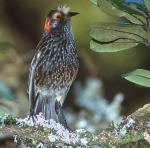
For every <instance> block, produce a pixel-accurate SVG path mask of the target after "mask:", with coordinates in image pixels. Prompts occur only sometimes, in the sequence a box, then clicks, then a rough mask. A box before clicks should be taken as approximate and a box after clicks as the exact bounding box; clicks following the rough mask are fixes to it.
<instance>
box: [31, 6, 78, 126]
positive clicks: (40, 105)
mask: <svg viewBox="0 0 150 148" xmlns="http://www.w3.org/2000/svg"><path fill="white" fill-rule="evenodd" d="M77 14H79V13H77V12H72V11H70V7H68V6H63V7H57V8H56V9H53V10H50V12H49V13H48V15H47V16H46V21H45V24H44V29H43V35H42V37H41V40H40V41H39V43H38V45H37V47H36V49H35V52H34V54H33V57H32V61H31V64H30V66H29V76H28V96H29V101H30V115H29V118H32V119H33V120H34V118H35V117H36V115H37V114H39V113H40V112H41V113H42V114H43V115H44V117H45V119H46V120H50V119H53V120H55V121H56V122H58V123H60V124H62V125H63V126H64V127H65V128H69V127H68V125H67V122H66V119H65V116H64V113H63V104H64V101H65V99H66V96H67V94H68V91H69V89H70V87H71V85H72V83H73V81H74V80H75V78H76V75H77V73H78V68H79V57H78V53H77V50H76V43H75V40H74V36H73V31H72V25H71V18H72V17H73V16H75V15H77Z"/></svg>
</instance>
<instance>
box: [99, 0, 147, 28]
mask: <svg viewBox="0 0 150 148" xmlns="http://www.w3.org/2000/svg"><path fill="white" fill-rule="evenodd" d="M97 3H98V7H99V8H100V9H101V10H102V11H103V12H104V13H106V14H108V15H111V16H115V17H126V18H127V19H128V20H129V21H130V22H132V23H134V24H141V25H143V23H144V22H146V20H145V18H144V17H143V16H139V15H135V14H132V15H131V14H129V13H127V12H125V11H122V10H121V9H118V8H117V7H115V6H113V5H112V2H111V1H110V0H109V1H108V0H98V1H97Z"/></svg>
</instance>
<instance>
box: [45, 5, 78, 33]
mask: <svg viewBox="0 0 150 148" xmlns="http://www.w3.org/2000/svg"><path fill="white" fill-rule="evenodd" d="M77 14H79V13H77V12H71V11H70V8H69V7H66V6H64V7H58V8H57V9H55V10H51V11H50V12H49V14H48V15H47V17H46V21H45V25H44V30H46V31H48V32H52V31H55V30H61V29H62V28H63V27H64V26H65V24H66V23H67V22H68V21H70V19H71V17H72V16H75V15H77Z"/></svg>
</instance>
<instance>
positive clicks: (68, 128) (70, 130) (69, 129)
mask: <svg viewBox="0 0 150 148" xmlns="http://www.w3.org/2000/svg"><path fill="white" fill-rule="evenodd" d="M65 129H67V130H68V131H69V133H73V130H72V129H71V128H70V127H69V126H65Z"/></svg>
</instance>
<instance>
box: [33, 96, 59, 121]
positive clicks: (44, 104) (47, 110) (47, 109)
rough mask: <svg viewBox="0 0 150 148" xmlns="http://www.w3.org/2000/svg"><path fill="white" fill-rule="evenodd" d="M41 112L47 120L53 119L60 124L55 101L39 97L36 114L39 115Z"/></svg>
mask: <svg viewBox="0 0 150 148" xmlns="http://www.w3.org/2000/svg"><path fill="white" fill-rule="evenodd" d="M40 112H42V113H43V115H44V117H45V119H46V120H49V119H53V120H55V121H56V122H59V119H58V116H57V114H56V110H55V99H54V98H50V97H49V98H48V97H47V96H43V95H41V94H40V95H39V97H38V99H37V102H36V108H35V113H36V114H39V113H40Z"/></svg>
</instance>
